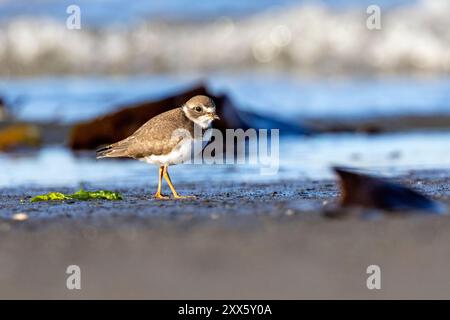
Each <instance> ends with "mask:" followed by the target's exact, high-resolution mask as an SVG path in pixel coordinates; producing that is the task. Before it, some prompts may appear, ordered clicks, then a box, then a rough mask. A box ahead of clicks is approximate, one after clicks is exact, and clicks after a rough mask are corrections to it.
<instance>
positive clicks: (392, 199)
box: [333, 167, 444, 213]
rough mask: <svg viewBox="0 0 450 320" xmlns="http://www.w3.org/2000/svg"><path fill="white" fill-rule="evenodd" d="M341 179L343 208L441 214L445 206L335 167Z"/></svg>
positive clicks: (380, 179) (391, 184) (413, 192)
mask: <svg viewBox="0 0 450 320" xmlns="http://www.w3.org/2000/svg"><path fill="white" fill-rule="evenodd" d="M333 169H334V171H335V172H336V174H337V175H338V176H339V178H340V186H341V198H340V205H341V207H343V208H348V207H360V208H368V209H380V210H387V211H398V212H405V211H422V212H431V213H442V211H443V209H444V206H443V205H442V204H440V203H438V202H436V201H433V200H431V199H429V198H428V197H426V196H424V195H422V194H420V193H419V192H417V191H415V190H412V189H410V188H408V187H405V186H402V185H400V184H397V183H394V182H390V181H387V180H385V179H382V178H378V177H373V176H369V175H366V174H361V173H356V172H353V171H351V170H349V169H346V168H340V167H334V168H333Z"/></svg>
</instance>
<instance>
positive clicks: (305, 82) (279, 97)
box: [0, 74, 450, 123]
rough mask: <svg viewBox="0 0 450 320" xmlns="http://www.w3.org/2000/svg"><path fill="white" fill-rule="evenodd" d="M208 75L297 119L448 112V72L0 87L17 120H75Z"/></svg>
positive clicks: (252, 102) (215, 85) (18, 82)
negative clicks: (429, 76)
mask: <svg viewBox="0 0 450 320" xmlns="http://www.w3.org/2000/svg"><path fill="white" fill-rule="evenodd" d="M201 81H203V82H205V83H206V84H207V85H208V86H209V87H210V88H211V90H212V91H213V93H227V94H229V95H230V97H231V98H232V99H233V101H235V104H236V106H237V107H238V108H240V109H243V110H250V111H255V112H258V113H261V114H264V115H268V116H273V117H276V118H282V119H285V120H287V121H292V122H294V123H297V121H298V120H305V119H306V120H307V119H309V118H321V119H323V118H358V117H369V118H370V117H375V116H398V115H439V114H446V115H448V114H450V90H449V88H450V78H448V77H445V78H432V79H413V78H404V77H399V78H383V79H376V78H372V79H368V78H328V79H327V78H316V79H315V78H299V77H291V76H289V75H286V74H272V75H270V74H269V75H267V74H264V76H261V75H259V74H240V75H235V74H229V75H226V74H213V75H209V76H205V77H200V76H196V75H184V76H179V75H171V76H168V75H165V76H162V75H154V76H145V77H144V76H135V77H123V78H120V77H118V78H101V77H99V78H73V77H66V78H61V77H59V78H51V77H49V78H39V79H14V80H9V79H0V95H1V96H2V97H3V98H4V99H5V100H6V102H7V103H8V104H9V105H11V112H12V114H13V115H14V116H16V117H18V118H19V119H22V120H33V121H60V122H63V123H73V122H76V121H80V120H86V119H91V118H92V117H95V116H99V115H102V114H105V113H107V112H109V111H112V110H116V109H119V108H121V106H123V105H124V104H128V103H132V102H139V101H144V100H148V99H159V98H162V97H164V96H166V95H169V94H171V93H173V92H176V91H181V90H185V89H187V88H189V87H191V86H194V85H195V84H198V83H200V82H201Z"/></svg>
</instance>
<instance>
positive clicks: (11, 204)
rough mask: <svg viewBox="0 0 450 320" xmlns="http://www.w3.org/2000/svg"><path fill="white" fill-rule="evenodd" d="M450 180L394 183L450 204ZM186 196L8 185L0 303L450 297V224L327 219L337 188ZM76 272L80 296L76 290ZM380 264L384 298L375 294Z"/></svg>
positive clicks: (258, 187) (265, 187)
mask: <svg viewBox="0 0 450 320" xmlns="http://www.w3.org/2000/svg"><path fill="white" fill-rule="evenodd" d="M449 176H450V173H448V172H442V171H439V172H434V171H430V172H428V171H417V172H412V173H411V174H409V175H407V176H403V177H401V178H397V179H395V180H396V181H399V182H402V183H404V184H405V185H408V186H411V187H412V188H414V189H416V190H419V191H422V192H423V193H425V194H427V195H429V196H430V197H432V198H434V199H438V200H440V201H442V202H444V203H450V178H448V177H449ZM178 188H179V191H180V192H181V193H184V194H195V195H197V196H198V198H199V199H198V200H184V201H157V200H153V199H152V198H151V195H150V194H149V192H150V190H149V186H143V185H142V186H138V187H136V188H134V189H132V190H130V189H127V190H119V191H121V192H123V193H124V196H125V200H123V201H117V202H108V201H91V202H73V203H29V197H30V196H31V195H34V194H37V193H43V192H47V191H50V190H51V188H48V189H47V188H30V189H26V190H24V189H23V188H6V189H2V190H1V191H0V198H1V201H2V207H1V208H0V216H1V221H0V256H1V257H2V259H1V262H0V298H74V299H77V298H138V299H141V298H170V299H177V298H178V299H189V298H192V299H196V298H214V299H215V298H233V299H246V298H256V299H259V298H264V299H269V298H285V299H300V298H344V299H345V298H425V297H427V298H449V297H450V282H449V281H448V279H449V275H448V271H447V270H449V269H450V250H449V249H448V243H449V241H450V233H449V230H450V218H449V216H446V215H442V216H437V215H426V214H425V215H424V214H406V213H405V214H399V215H392V214H384V215H383V214H381V215H379V214H374V213H373V212H372V214H370V215H363V217H362V216H361V212H356V211H355V212H352V213H351V214H350V215H349V216H347V217H342V218H328V217H326V216H325V215H324V212H326V211H328V210H331V208H332V207H333V206H334V205H335V204H336V202H337V200H338V196H339V189H338V186H337V183H336V182H335V181H312V180H308V181H285V182H274V183H266V184H264V183H258V184H250V183H238V184H231V183H218V184H215V183H214V182H213V181H212V182H211V183H201V184H195V185H194V184H186V183H185V184H180V185H179V186H178ZM61 191H65V190H61ZM67 191H69V190H67ZM20 212H24V213H26V214H27V215H28V216H29V218H28V219H27V220H26V221H13V220H12V219H11V217H12V215H13V214H15V213H20ZM72 264H76V265H78V266H80V268H81V286H82V288H81V290H72V291H71V290H68V289H67V288H66V278H67V276H68V275H67V274H66V268H67V266H69V265H72ZM372 264H376V265H379V266H380V267H381V272H382V280H381V286H382V288H381V290H368V289H367V287H366V279H367V277H368V275H367V274H366V268H367V267H368V266H369V265H372Z"/></svg>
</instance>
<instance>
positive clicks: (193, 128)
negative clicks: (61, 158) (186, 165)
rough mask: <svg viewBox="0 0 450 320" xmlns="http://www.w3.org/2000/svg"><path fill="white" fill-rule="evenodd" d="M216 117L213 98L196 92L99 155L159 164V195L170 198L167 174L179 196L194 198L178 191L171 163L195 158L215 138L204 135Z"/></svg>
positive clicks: (103, 149)
mask: <svg viewBox="0 0 450 320" xmlns="http://www.w3.org/2000/svg"><path fill="white" fill-rule="evenodd" d="M215 119H219V117H218V116H217V114H216V106H215V105H214V102H213V101H212V99H211V98H209V97H207V96H195V97H193V98H191V99H189V101H187V102H186V103H185V104H184V105H183V106H181V107H179V108H175V109H172V110H169V111H166V112H164V113H161V114H159V115H157V116H156V117H153V118H151V119H150V120H149V121H147V122H146V123H145V124H144V125H143V126H142V127H140V128H139V129H138V130H137V131H136V132H135V133H133V134H132V135H131V136H129V137H128V138H126V139H124V140H121V141H119V142H116V143H113V144H111V145H109V146H106V147H103V148H101V149H99V150H97V159H99V158H105V157H113V158H114V157H130V158H134V159H138V160H141V161H145V162H147V163H151V164H156V165H158V166H159V180H158V189H157V191H156V193H155V195H154V197H155V198H157V199H169V197H167V196H164V195H163V194H162V193H161V187H162V178H163V177H164V178H165V179H166V181H167V183H168V184H169V187H170V190H171V191H172V193H173V196H174V197H175V198H176V199H181V198H192V197H184V196H180V195H179V194H178V193H177V191H176V190H175V188H174V186H173V184H172V181H171V180H170V176H169V172H168V167H169V166H170V165H175V164H179V163H183V162H185V161H187V160H189V159H191V156H192V154H193V151H201V150H202V149H203V147H204V145H205V144H206V143H207V142H208V141H209V139H210V138H211V135H210V136H209V137H204V136H203V133H204V130H206V129H209V128H211V124H212V121H213V120H215ZM197 129H198V130H197ZM198 133H200V134H198ZM205 136H206V135H205ZM198 144H200V146H199V147H198ZM195 145H197V147H196V146H195ZM193 198H195V197H193Z"/></svg>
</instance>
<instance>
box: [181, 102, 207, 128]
mask: <svg viewBox="0 0 450 320" xmlns="http://www.w3.org/2000/svg"><path fill="white" fill-rule="evenodd" d="M183 112H184V114H185V115H186V117H187V118H188V119H189V120H191V121H192V122H194V123H195V124H197V125H198V126H200V127H201V128H202V129H207V128H209V127H211V123H212V122H213V119H211V117H210V116H209V115H206V114H205V115H202V116H200V117H197V118H193V117H191V116H190V115H189V113H188V112H187V107H186V106H184V107H183Z"/></svg>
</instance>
